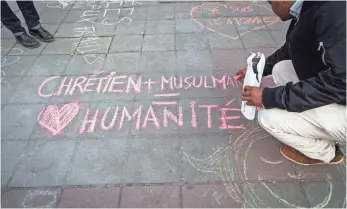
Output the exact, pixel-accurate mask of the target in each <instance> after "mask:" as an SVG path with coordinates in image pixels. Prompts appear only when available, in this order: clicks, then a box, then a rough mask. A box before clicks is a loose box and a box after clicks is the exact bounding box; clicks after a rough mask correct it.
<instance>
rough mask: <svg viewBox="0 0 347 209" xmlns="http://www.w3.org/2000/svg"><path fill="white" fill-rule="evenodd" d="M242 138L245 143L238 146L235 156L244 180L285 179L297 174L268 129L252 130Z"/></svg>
mask: <svg viewBox="0 0 347 209" xmlns="http://www.w3.org/2000/svg"><path fill="white" fill-rule="evenodd" d="M242 139H243V141H244V143H242V144H240V145H239V146H238V150H237V152H236V156H235V159H236V161H237V164H238V168H239V170H240V175H241V178H242V180H245V181H248V180H260V181H261V180H271V181H284V180H287V179H291V176H293V175H294V176H295V171H294V170H293V167H292V165H291V163H290V162H289V161H288V160H286V159H284V158H283V156H282V155H281V154H280V152H279V149H278V146H277V145H276V143H274V139H273V138H272V136H271V135H269V134H268V133H267V132H266V131H264V130H262V129H259V130H252V132H251V134H250V135H247V136H243V137H242ZM241 169H242V170H241Z"/></svg>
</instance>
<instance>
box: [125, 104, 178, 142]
mask: <svg viewBox="0 0 347 209" xmlns="http://www.w3.org/2000/svg"><path fill="white" fill-rule="evenodd" d="M160 102H161V101H157V102H155V101H153V102H152V101H135V102H134V106H133V114H135V112H136V113H137V111H138V113H137V114H138V115H139V114H141V116H140V119H137V120H136V126H135V125H134V126H135V128H133V129H132V130H131V135H132V136H135V137H159V138H162V137H163V136H166V137H168V136H169V135H172V136H176V135H178V125H177V124H178V123H179V120H180V116H179V115H178V114H179V113H178V109H177V105H176V104H169V105H166V106H165V105H163V104H161V103H160ZM164 111H165V114H164ZM170 113H171V114H170ZM172 115H174V116H173V117H172ZM170 116H171V117H170ZM175 117H177V122H176V121H175Z"/></svg>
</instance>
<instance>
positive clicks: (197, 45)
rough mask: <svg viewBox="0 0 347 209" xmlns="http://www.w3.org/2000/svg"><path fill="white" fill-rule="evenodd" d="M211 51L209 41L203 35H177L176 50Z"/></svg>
mask: <svg viewBox="0 0 347 209" xmlns="http://www.w3.org/2000/svg"><path fill="white" fill-rule="evenodd" d="M204 49H209V44H208V40H207V38H206V36H205V35H203V34H194V33H192V34H177V35H176V50H191V51H195V50H204Z"/></svg>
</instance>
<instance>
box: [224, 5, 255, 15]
mask: <svg viewBox="0 0 347 209" xmlns="http://www.w3.org/2000/svg"><path fill="white" fill-rule="evenodd" d="M257 3H258V2H257ZM257 5H258V4H257ZM227 6H228V7H229V9H230V10H231V12H232V15H233V17H244V16H249V17H254V16H257V15H258V12H257V10H256V7H257V6H256V5H255V4H254V3H253V4H252V3H250V2H249V4H247V2H240V3H237V2H235V3H234V2H232V3H230V4H227Z"/></svg>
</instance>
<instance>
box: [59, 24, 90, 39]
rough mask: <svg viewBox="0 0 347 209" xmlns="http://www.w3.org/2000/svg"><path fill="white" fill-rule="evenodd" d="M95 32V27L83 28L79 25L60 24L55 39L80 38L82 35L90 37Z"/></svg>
mask: <svg viewBox="0 0 347 209" xmlns="http://www.w3.org/2000/svg"><path fill="white" fill-rule="evenodd" d="M94 32H95V27H94V29H93V27H92V26H83V25H82V24H80V23H76V22H74V23H62V24H60V26H59V28H58V30H57V33H56V34H55V37H56V38H74V37H81V36H82V35H92V34H93V33H94Z"/></svg>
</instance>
